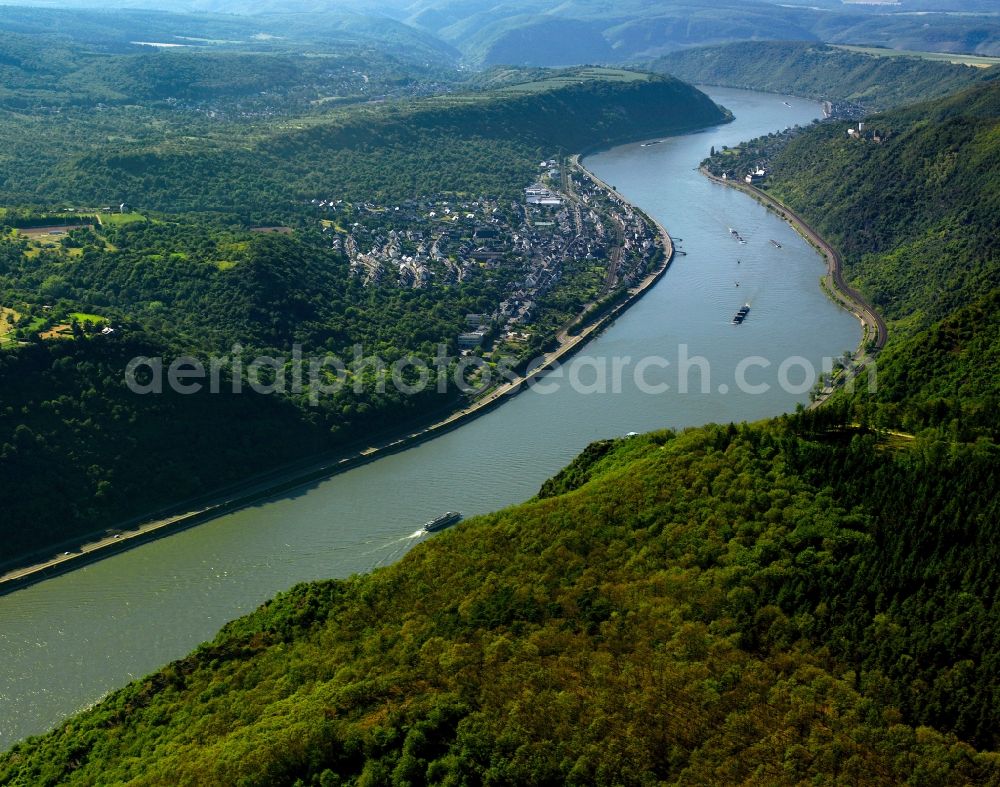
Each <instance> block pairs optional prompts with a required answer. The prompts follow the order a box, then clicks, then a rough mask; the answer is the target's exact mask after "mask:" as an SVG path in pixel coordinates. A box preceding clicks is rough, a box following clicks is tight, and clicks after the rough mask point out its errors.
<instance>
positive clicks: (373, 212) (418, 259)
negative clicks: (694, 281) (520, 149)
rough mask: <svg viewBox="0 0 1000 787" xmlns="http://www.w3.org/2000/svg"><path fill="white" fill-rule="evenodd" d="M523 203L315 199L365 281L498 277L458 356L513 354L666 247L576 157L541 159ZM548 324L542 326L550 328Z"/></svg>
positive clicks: (627, 283)
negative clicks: (552, 317)
mask: <svg viewBox="0 0 1000 787" xmlns="http://www.w3.org/2000/svg"><path fill="white" fill-rule="evenodd" d="M538 170H539V171H538V178H537V180H536V181H535V182H534V183H532V184H531V185H528V186H526V187H525V189H524V194H523V197H522V198H521V199H519V200H511V199H500V198H496V197H491V196H478V197H475V198H473V197H470V196H468V195H463V196H458V195H454V194H438V195H429V196H422V197H420V198H416V199H409V200H405V201H403V202H400V203H399V204H393V205H376V204H373V203H371V202H365V203H355V204H350V203H345V202H343V201H342V200H335V199H332V200H320V199H314V200H312V201H311V202H310V204H311V205H312V206H314V207H315V209H316V210H317V211H318V212H319V213H320V214H321V215H322V216H323V218H322V219H321V221H322V223H323V226H324V231H326V232H329V233H331V234H332V235H333V240H332V244H333V247H334V248H335V249H337V250H340V251H343V253H344V254H346V256H347V258H348V259H349V261H350V265H351V272H352V274H353V275H355V276H357V277H359V278H360V279H361V280H362V281H363V282H364V284H365V285H366V286H369V287H375V286H395V287H412V288H425V287H438V286H448V285H452V284H457V283H460V282H466V281H468V280H470V279H473V278H474V277H477V276H492V277H497V278H499V279H500V281H501V282H502V284H503V287H502V291H503V297H502V299H501V300H499V302H497V303H496V304H495V308H494V309H493V310H492V311H491V312H489V313H483V314H469V315H468V316H467V317H466V328H467V330H466V331H465V332H463V333H461V334H460V335H458V336H457V337H456V338H457V345H458V348H459V350H460V351H463V352H465V353H469V352H473V351H478V350H479V349H480V348H481V347H483V346H484V345H489V344H493V345H494V346H495V347H497V348H502V349H505V350H510V351H515V352H516V351H518V350H519V349H521V348H522V347H523V346H524V345H525V344H527V343H528V342H529V341H530V340H531V338H532V336H533V335H534V334H535V333H536V332H538V331H539V330H543V327H542V326H541V325H540V323H541V322H543V321H542V320H540V317H541V316H543V315H545V313H546V311H551V310H553V309H554V310H555V311H556V312H557V313H558V317H559V318H565V317H566V316H567V314H570V315H572V314H575V313H577V312H578V311H579V310H580V309H581V308H582V307H583V306H585V305H586V304H589V303H592V302H595V301H597V300H599V299H601V298H602V297H605V296H608V295H609V294H611V293H613V292H616V291H620V290H622V289H627V288H629V287H632V286H634V285H635V284H637V283H638V282H639V281H641V280H642V278H643V277H644V276H645V275H646V274H647V273H648V272H649V270H650V269H652V267H653V266H654V265H655V263H656V261H657V259H658V256H659V255H658V252H662V249H661V248H660V246H659V245H658V244H657V234H656V229H655V227H653V226H652V224H651V223H650V222H649V221H648V219H647V218H646V217H645V216H643V215H642V214H641V213H639V212H637V211H635V210H634V209H633V208H632V206H631V205H629V204H628V203H627V202H626V201H625V200H623V199H622V198H621V197H619V196H618V195H617V194H616V193H614V192H610V191H608V189H606V188H605V187H604V186H603V185H602V184H599V183H598V182H596V181H595V180H593V179H591V178H590V177H589V176H588V175H587V174H586V173H585V172H584V171H583V170H581V169H580V168H578V167H577V166H574V165H573V164H572V163H571V162H569V161H562V160H558V159H555V158H552V159H547V160H545V161H542V162H540V163H539V165H538ZM551 327H552V326H551V325H548V326H545V328H547V329H551Z"/></svg>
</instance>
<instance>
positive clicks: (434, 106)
mask: <svg viewBox="0 0 1000 787" xmlns="http://www.w3.org/2000/svg"><path fill="white" fill-rule="evenodd" d="M621 73H625V72H621ZM548 79H549V75H546V78H545V79H543V80H542V81H540V82H538V83H537V84H536V85H535V86H533V87H528V86H524V85H522V86H521V87H520V88H517V89H515V88H513V87H511V88H507V89H505V90H502V91H499V92H481V93H473V94H463V95H453V96H445V97H437V98H428V99H423V100H420V101H412V102H406V103H401V104H390V105H370V106H359V107H355V108H353V109H351V110H345V111H340V112H336V111H333V112H330V113H328V114H326V115H321V116H318V117H314V118H305V119H301V120H298V121H295V122H289V123H283V124H279V125H277V126H276V127H275V126H271V125H268V126H264V127H260V128H257V129H254V130H251V132H250V133H249V134H247V133H246V132H244V133H243V134H226V133H218V132H216V133H215V134H213V136H212V137H211V138H209V139H206V138H203V137H197V138H193V139H192V138H187V139H183V140H176V141H175V140H166V141H164V140H157V141H155V142H154V143H153V144H152V145H148V144H147V145H144V144H141V143H140V144H138V145H120V146H101V147H100V148H98V149H96V150H94V151H92V152H87V153H83V154H82V155H76V156H68V157H64V158H63V160H62V161H58V162H55V163H54V166H52V167H51V169H50V170H49V171H47V172H41V171H38V172H25V171H24V168H25V167H31V166H32V165H31V162H11V163H10V167H11V168H14V167H17V168H19V169H20V172H19V173H18V174H19V175H20V177H18V178H14V177H10V178H9V179H8V180H7V183H6V184H5V187H4V188H0V198H2V199H6V200H7V201H8V202H13V203H18V202H22V201H39V200H44V201H47V202H52V201H56V200H58V201H70V202H80V201H82V202H85V203H93V202H95V201H97V202H100V201H107V200H111V201H112V202H114V203H117V202H118V201H125V202H128V203H129V204H130V205H135V206H141V207H144V208H153V209H157V210H162V211H170V212H177V211H199V212H200V211H214V212H227V213H236V214H237V215H241V216H248V215H253V214H255V213H256V214H258V215H260V214H264V215H267V214H271V215H274V214H275V213H277V212H282V211H283V212H285V213H287V212H289V211H294V210H296V208H297V206H298V205H299V204H301V202H302V201H303V200H308V199H310V198H313V197H316V196H324V197H330V196H331V195H332V196H333V197H335V198H337V199H349V200H375V201H381V200H386V199H393V200H401V199H407V198H411V197H414V196H419V195H421V194H427V193H434V192H441V191H453V192H473V191H477V192H480V193H489V194H496V193H502V194H504V195H513V194H515V193H516V192H518V191H519V190H520V189H521V188H523V187H524V185H525V180H526V179H528V178H530V177H531V175H532V173H533V167H534V164H535V163H537V160H538V158H539V157H543V156H546V155H551V154H553V153H559V152H572V151H578V150H582V149H583V148H586V147H590V146H593V145H599V144H607V143H609V142H612V141H615V140H621V139H638V138H641V137H643V136H647V135H653V134H663V133H668V134H669V133H679V132H683V131H688V130H691V129H694V128H700V127H704V126H707V125H711V124H713V123H718V122H720V121H723V120H724V119H725V117H724V115H723V114H722V112H721V111H720V110H719V109H718V108H717V107H716V106H715V105H714V104H713V103H712V102H711V100H709V99H708V97H707V96H705V95H704V94H702V93H699V92H697V91H695V90H693V89H692V88H690V87H689V86H687V85H685V84H683V83H681V82H678V81H677V80H674V79H669V78H658V77H649V78H647V77H646V76H645V75H638V74H636V75H634V76H633V78H630V79H628V80H624V79H622V80H615V81H608V80H601V79H588V78H587V77H586V76H585V75H582V76H579V77H577V78H575V79H574V78H572V75H570V78H569V79H566V78H563V79H552V80H551V89H550V84H549V83H548ZM3 174H4V172H3V169H2V168H0V176H2V175H3ZM30 175H34V176H33V177H30Z"/></svg>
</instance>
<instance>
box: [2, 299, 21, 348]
mask: <svg viewBox="0 0 1000 787" xmlns="http://www.w3.org/2000/svg"><path fill="white" fill-rule="evenodd" d="M8 317H11V318H13V320H14V321H15V322H16V321H17V320H19V319H20V318H21V315H20V314H18V313H17V312H16V311H14V310H13V309H8V308H7V307H6V306H0V347H8V346H10V345H13V344H14V339H13V337H11V335H10V334H11V333H12V332H13V330H14V325H13V324H12V323H10V322H8V321H7V318H8Z"/></svg>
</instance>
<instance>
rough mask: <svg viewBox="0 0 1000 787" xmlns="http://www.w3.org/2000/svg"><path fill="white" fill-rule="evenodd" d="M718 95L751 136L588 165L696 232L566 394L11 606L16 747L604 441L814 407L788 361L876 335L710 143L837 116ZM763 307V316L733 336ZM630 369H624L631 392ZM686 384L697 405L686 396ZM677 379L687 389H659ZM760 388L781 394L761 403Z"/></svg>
mask: <svg viewBox="0 0 1000 787" xmlns="http://www.w3.org/2000/svg"><path fill="white" fill-rule="evenodd" d="M708 92H709V94H710V95H711V96H712V97H713V98H714V99H715V101H717V102H718V103H720V104H722V105H724V106H726V107H728V108H729V109H731V110H732V111H733V112H734V113H735V116H736V120H735V121H734V122H733V123H730V124H728V125H724V126H719V127H716V128H711V129H708V130H706V131H702V132H700V133H696V134H690V135H687V136H683V137H675V138H671V139H667V140H665V141H662V142H660V143H658V144H654V145H646V146H642V145H640V144H632V145H625V146H622V147H618V148H615V149H613V150H610V151H607V152H604V153H599V154H596V155H593V156H590V157H588V158H587V159H586V162H585V163H586V165H587V166H588V167H589V168H590V169H591V170H593V171H594V172H595V173H596V174H597V175H599V176H600V177H601V178H603V179H604V180H605V181H607V182H608V183H609V184H611V185H613V186H615V187H617V189H618V190H619V192H621V193H622V194H623V195H624V196H626V197H627V198H628V199H630V200H631V201H633V202H634V203H635V204H636V205H638V206H639V207H641V208H643V209H644V210H645V211H646V212H648V213H649V214H650V215H652V216H654V217H655V218H657V219H658V220H659V221H661V222H662V223H663V225H664V226H665V227H666V228H667V229H668V231H669V232H670V233H671V234H672V235H674V236H675V237H676V238H681V239H683V240H681V241H678V246H679V247H680V248H681V249H683V250H684V251H685V252H686V256H681V255H678V257H677V258H676V260H675V261H674V263H673V266H672V267H671V269H670V270H669V271H668V272H667V274H666V275H665V276H664V277H663V278H662V279H661V280H660V281H659V283H657V285H656V286H655V287H654V288H652V289H651V290H650V291H649V292H647V293H646V295H645V296H644V297H643V298H642V299H641V300H640V301H639V302H638V303H636V304H635V305H634V306H633V307H632V308H631V309H629V310H628V311H627V312H626V314H624V315H623V316H622V317H621V318H619V319H618V320H617V322H615V323H614V324H613V325H612V326H610V327H609V328H608V329H607V330H606V331H604V333H603V334H602V335H601V336H599V337H598V338H597V339H595V340H594V341H592V342H591V343H590V344H589V345H587V347H585V348H584V349H583V350H582V351H581V353H580V354H579V355H578V356H576V357H575V358H574V359H573V360H572V361H571V362H569V363H568V364H567V367H566V369H564V374H563V376H562V377H561V378H560V377H552V376H549V377H548V378H546V379H545V382H546V387H547V388H551V389H555V390H550V391H548V392H544V393H543V392H542V391H541V390H532V391H528V392H525V393H523V394H521V395H520V396H517V397H515V398H514V399H513V400H511V401H509V402H507V403H506V404H504V405H503V406H502V407H499V408H497V409H496V410H494V411H492V412H490V413H488V414H487V415H484V416H483V417H481V418H478V419H476V420H474V421H472V422H470V423H468V424H466V425H464V426H462V427H461V428H459V429H457V430H455V431H453V432H451V433H449V434H445V435H443V436H441V437H438V438H436V439H434V440H432V441H429V442H427V443H424V444H422V445H420V446H417V447H415V448H412V449H409V450H407V451H404V452H402V453H399V454H395V455H392V456H387V457H385V458H382V459H379V460H378V461H376V462H373V463H372V464H369V465H366V466H364V467H360V468H357V469H354V470H351V471H349V472H346V473H343V474H341V475H339V476H335V477H334V478H331V479H329V480H326V481H322V482H319V483H316V484H313V485H311V486H309V487H306V488H303V489H301V490H299V491H298V492H297V493H294V494H289V495H284V496H282V497H280V498H277V499H274V500H271V501H269V502H266V503H263V504H260V505H256V506H253V507H251V508H247V509H244V510H242V511H239V512H236V513H234V514H231V515H229V516H226V517H222V518H220V519H217V520H214V521H212V522H209V523H207V524H204V525H201V526H199V527H196V528H194V529H191V530H188V531H185V532H182V533H179V534H177V535H173V536H171V537H169V538H165V539H162V540H160V541H155V542H153V543H150V544H147V545H144V546H142V547H139V548H137V549H134V550H132V551H130V552H126V553H123V554H120V555H117V556H114V557H111V558H108V559H107V560H104V561H101V562H99V563H95V564H93V565H90V566H87V567H85V568H81V569H79V570H77V571H74V572H72V573H70V574H67V575H65V576H62V577H58V578H56V579H51V580H48V581H46V582H43V583H41V584H38V585H35V586H33V587H30V588H27V589H25V590H20V591H18V592H16V593H12V594H10V595H7V596H4V597H0V749H5V748H9V747H10V746H11V745H12V744H13V743H14V742H16V741H17V740H19V739H21V738H23V737H25V736H27V735H31V734H34V733H38V732H42V731H44V730H46V729H48V728H50V727H52V726H53V725H55V724H56V723H58V722H59V721H60V720H61V719H63V718H64V717H66V716H67V715H69V714H71V713H73V712H74V711H76V710H78V709H81V708H83V707H86V706H87V705H89V704H91V703H93V702H95V701H96V700H98V699H99V698H100V697H101V696H103V695H104V694H105V693H106V692H107V691H109V690H111V689H113V688H115V687H118V686H121V685H123V684H124V683H126V682H127V681H128V680H130V679H132V678H138V677H141V676H143V675H145V674H147V673H149V672H150V671H152V670H154V669H156V668H157V667H159V666H161V665H163V664H165V663H166V662H168V661H170V660H172V659H175V658H179V657H181V656H183V655H184V654H186V653H188V652H189V651H190V650H191V649H192V648H193V647H194V646H196V645H197V644H198V643H199V642H202V641H204V640H206V639H210V638H211V637H212V636H213V635H214V633H215V632H216V631H217V630H218V629H219V628H220V627H221V626H222V625H223V624H224V623H225V622H226V621H228V620H230V619H232V618H234V617H237V616H239V615H241V614H244V613H246V612H248V611H250V610H252V609H253V608H255V607H256V606H257V605H258V604H260V603H261V602H262V601H264V600H266V599H267V598H269V597H271V596H273V595H274V594H275V593H277V592H278V591H281V590H284V589H286V588H288V587H290V586H291V585H293V584H295V583H297V582H301V581H305V580H313V579H318V578H325V577H342V576H347V575H349V574H352V573H356V572H362V571H369V570H371V569H373V568H375V567H377V566H381V565H385V564H386V563H389V562H391V561H393V560H396V559H397V558H399V557H400V556H401V555H402V554H403V553H404V552H405V551H406V550H407V549H409V548H411V547H412V546H414V545H415V544H417V543H419V542H420V541H421V540H422V539H423V538H425V536H422V535H420V534H419V533H416V532H415V531H417V530H418V529H419V527H420V525H421V523H422V522H424V521H426V520H428V519H430V518H431V517H433V516H436V515H437V514H440V513H441V512H443V511H446V510H457V511H462V512H463V513H464V514H465V515H466V516H468V515H471V514H478V513H484V512H487V511H491V510H494V509H497V508H501V507H504V506H508V505H511V504H513V503H517V502H520V501H523V500H525V499H527V498H529V497H531V496H532V495H533V494H535V492H537V490H538V488H539V486H540V485H541V483H542V482H543V481H544V480H545V479H546V478H548V477H549V476H551V475H553V474H554V473H555V472H557V471H558V470H559V468H561V467H563V466H564V465H565V464H566V463H568V462H569V461H570V460H571V459H572V458H573V456H574V455H576V454H577V453H579V451H580V450H581V449H583V448H584V446H586V445H587V444H588V443H589V442H591V441H593V440H596V439H599V438H605V437H615V436H621V435H624V434H626V433H628V432H631V431H636V432H642V431H649V430H653V429H659V428H663V427H684V426H692V425H696V424H702V423H706V422H709V421H719V422H728V421H733V420H737V421H738V420H754V419H760V418H765V417H768V416H774V415H777V414H779V413H783V412H787V411H790V410H793V409H794V408H795V406H796V405H797V404H798V403H800V402H803V403H804V402H807V401H808V398H809V397H808V393H807V392H805V391H803V390H802V386H801V385H798V384H799V383H801V382H802V381H803V379H804V376H805V372H804V369H803V361H802V360H793V361H790V362H789V367H790V368H789V370H788V374H787V378H788V379H787V382H788V383H789V385H787V386H785V387H786V388H793V390H783V389H782V386H781V385H780V380H779V375H778V368H779V366H780V365H781V364H782V362H784V361H786V359H790V358H791V359H794V358H796V357H798V358H800V359H804V360H807V361H808V362H809V364H811V365H812V366H813V367H814V368H816V369H819V368H821V365H822V359H823V358H826V357H838V356H840V355H841V354H842V353H843V352H844V351H845V350H847V349H853V348H855V347H856V346H857V344H858V342H859V340H860V335H861V331H860V326H859V325H858V323H857V321H856V320H855V319H854V318H853V317H852V316H851V315H850V314H848V313H847V312H845V311H843V310H841V309H839V308H838V307H837V306H835V305H834V304H833V303H832V302H831V301H830V300H828V299H827V297H826V296H825V295H824V294H823V292H822V290H821V289H820V287H819V279H820V277H821V276H822V274H823V263H822V260H821V258H820V257H819V256H818V255H817V253H816V252H815V251H814V250H813V249H812V248H811V247H810V246H809V245H808V244H806V242H805V241H803V240H802V239H801V238H800V237H799V236H798V235H797V234H796V233H795V232H794V231H793V230H792V229H791V228H790V227H788V226H787V225H786V224H784V223H783V222H782V221H781V220H779V219H778V218H777V217H776V216H774V215H773V214H771V213H769V212H768V211H767V210H766V209H764V208H763V207H762V206H760V205H759V204H758V203H756V202H755V201H754V200H752V199H750V198H749V197H747V196H745V195H744V194H741V193H739V192H737V191H736V190H734V189H727V188H725V187H723V186H719V185H715V184H713V183H711V182H710V181H708V180H707V179H706V178H704V177H703V176H701V175H700V174H699V173H698V172H697V165H698V163H699V162H700V161H701V160H702V159H703V158H704V157H705V156H707V155H708V152H709V149H710V148H711V147H712V146H715V147H721V146H722V145H735V144H737V143H738V142H740V141H741V140H746V139H749V138H751V137H755V136H759V135H761V134H765V133H768V132H770V131H776V130H779V129H783V128H785V127H786V126H790V125H794V124H796V123H798V124H803V125H804V124H806V123H809V122H811V121H812V120H813V118H815V117H818V115H819V113H820V108H819V106H818V105H817V104H816V103H815V102H811V101H804V100H801V99H797V98H792V97H785V96H778V95H771V94H762V93H753V92H747V91H740V90H725V89H710V90H709V91H708ZM730 227H732V228H735V229H736V230H737V231H738V232H739V233H740V234H741V235H742V237H743V238H744V239H745V240H746V243H745V244H740V243H739V242H738V241H737V240H736V239H735V238H733V237H732V236H731V235H730V232H729V228H730ZM772 239H773V240H775V241H777V242H778V243H780V244H781V248H780V249H779V248H777V247H776V246H775V245H774V244H772V243H771V240H772ZM737 260H739V262H737ZM737 282H739V286H738V287H737V286H736V285H737ZM745 302H749V303H750V304H751V306H752V310H751V312H750V316H749V317H748V318H747V320H746V322H745V323H744V324H743V325H740V326H735V325H732V324H731V322H730V321H731V319H732V315H733V313H734V312H735V311H736V310H737V309H738V308H739V307H740V306H741V305H742V304H743V303H745ZM754 356H761V357H762V358H763V359H767V361H770V364H771V365H770V366H769V367H765V366H761V365H757V364H760V363H763V361H762V360H760V359H757V361H756V362H755V363H752V364H750V365H749V366H746V365H744V366H745V368H746V374H745V378H746V383H745V384H743V385H740V384H739V383H738V376H737V368H738V366H739V365H740V362H741V360H742V359H746V358H752V357H754ZM684 357H687V358H689V359H694V358H695V357H702V358H704V359H705V362H706V363H707V364H708V368H707V377H708V379H707V381H706V382H707V383H708V392H707V393H704V392H703V389H702V385H703V382H702V378H703V372H704V371H705V370H704V369H703V367H704V365H705V364H702V363H700V362H698V361H694V360H692V361H691V362H690V363H689V364H688V367H689V373H688V374H686V375H685V374H681V367H682V361H683V359H684ZM626 358H628V359H629V360H628V361H626V360H625V359H626ZM644 358H652V360H651V361H648V362H646V364H645V372H644V378H643V379H644V380H645V382H646V383H647V384H646V385H642V386H640V385H639V384H637V382H636V377H635V374H634V370H635V368H636V365H637V364H639V362H640V361H641V359H644ZM615 359H618V361H617V364H618V366H619V367H620V368H622V369H623V370H624V373H623V374H622V375H620V377H621V383H620V386H619V385H616V380H615V375H614V374H613V371H614V365H615V363H616V361H615ZM658 359H663V361H668V362H669V363H670V366H667V367H663V365H662V361H661V360H658ZM692 364H694V365H692ZM601 368H603V369H604V381H603V384H602V381H601V379H600V377H599V369H601ZM683 379H687V381H688V393H682V392H681V391H680V390H679V388H681V386H682V380H683ZM573 382H576V383H577V384H576V385H575V386H574V385H573V384H572V383H573ZM663 385H669V386H670V388H669V390H667V391H665V392H660V393H653V392H652V390H653V389H655V390H660V389H661V388H662V386H663ZM759 385H767V386H768V387H769V390H768V391H766V392H763V393H753V392H750V390H749V387H750V386H759ZM796 386H797V387H796ZM602 389H603V390H602ZM796 390H797V391H798V392H794V391H796Z"/></svg>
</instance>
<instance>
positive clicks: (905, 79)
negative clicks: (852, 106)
mask: <svg viewBox="0 0 1000 787" xmlns="http://www.w3.org/2000/svg"><path fill="white" fill-rule="evenodd" d="M650 68H651V69H652V70H653V71H656V72H658V73H667V74H672V75H673V76H675V77H677V78H678V79H683V80H684V81H686V82H691V83H692V84H696V85H721V86H723V87H736V88H748V89H752V90H765V91H768V92H771V93H792V94H795V95H798V96H804V97H806V98H816V99H825V100H835V101H849V102H852V103H856V104H858V105H860V106H863V107H865V108H867V109H869V110H880V109H890V108H892V107H898V106H902V105H904V104H912V103H914V102H916V101H922V100H926V99H930V98H936V97H939V96H946V95H948V94H949V93H954V92H955V91H957V90H961V89H962V88H965V87H969V86H971V85H973V84H975V83H977V82H983V81H989V80H992V79H995V78H996V77H997V73H998V71H1000V69H997V68H995V67H994V68H974V67H971V66H965V65H956V64H952V63H948V62H942V61H936V60H924V59H921V58H918V57H877V56H875V55H870V54H863V53H860V52H852V51H848V50H845V49H840V48H838V47H835V46H829V45H827V44H821V43H818V42H793V41H741V42H738V43H734V44H724V45H722V46H714V47H698V48H694V49H685V50H682V51H680V52H672V53H671V54H669V55H665V56H663V57H661V58H659V59H658V60H656V61H654V62H653V63H651V64H650Z"/></svg>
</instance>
